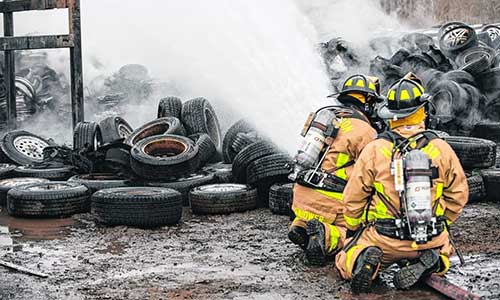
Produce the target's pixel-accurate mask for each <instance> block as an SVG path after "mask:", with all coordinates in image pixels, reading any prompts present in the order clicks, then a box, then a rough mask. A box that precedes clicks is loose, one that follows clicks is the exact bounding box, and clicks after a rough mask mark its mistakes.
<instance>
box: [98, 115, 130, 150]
mask: <svg viewBox="0 0 500 300" xmlns="http://www.w3.org/2000/svg"><path fill="white" fill-rule="evenodd" d="M99 128H100V129H101V134H102V143H103V144H108V143H112V142H115V141H117V140H120V139H126V138H127V137H128V136H129V135H130V134H132V132H133V131H134V129H132V126H130V124H129V123H127V121H125V120H124V119H123V118H120V117H107V118H106V119H104V120H102V121H101V122H99Z"/></svg>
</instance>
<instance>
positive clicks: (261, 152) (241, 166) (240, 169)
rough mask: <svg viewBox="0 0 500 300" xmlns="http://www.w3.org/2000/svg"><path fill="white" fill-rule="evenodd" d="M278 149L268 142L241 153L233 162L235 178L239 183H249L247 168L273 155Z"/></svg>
mask: <svg viewBox="0 0 500 300" xmlns="http://www.w3.org/2000/svg"><path fill="white" fill-rule="evenodd" d="M276 153H279V151H278V149H276V147H274V146H273V145H272V144H270V143H269V142H267V141H261V142H256V143H253V144H251V145H248V146H247V147H245V148H244V149H243V150H241V151H240V153H238V154H237V155H236V156H235V157H234V162H233V177H234V180H235V181H236V182H238V183H247V168H248V165H250V164H251V163H252V162H253V161H255V160H257V159H259V158H262V157H265V156H268V155H272V154H276Z"/></svg>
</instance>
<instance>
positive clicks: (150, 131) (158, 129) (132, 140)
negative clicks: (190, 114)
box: [125, 117, 186, 146]
mask: <svg viewBox="0 0 500 300" xmlns="http://www.w3.org/2000/svg"><path fill="white" fill-rule="evenodd" d="M161 134H175V135H181V136H185V135H186V130H185V129H184V126H183V125H182V123H181V121H180V120H179V119H177V118H174V117H165V118H160V119H156V120H154V121H151V122H148V123H146V124H144V125H142V126H141V127H139V128H137V129H136V130H134V132H132V134H130V135H129V137H128V138H127V139H126V140H125V144H128V145H130V146H134V145H135V144H137V143H138V142H140V141H141V140H143V139H145V138H147V137H151V136H155V135H161Z"/></svg>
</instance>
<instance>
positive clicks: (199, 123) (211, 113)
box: [181, 98, 222, 149]
mask: <svg viewBox="0 0 500 300" xmlns="http://www.w3.org/2000/svg"><path fill="white" fill-rule="evenodd" d="M181 120H182V123H183V124H184V126H186V130H187V132H188V134H189V135H191V134H195V133H206V134H208V135H209V136H210V138H211V139H212V141H213V142H214V144H215V148H216V149H220V148H221V145H222V138H221V131H220V125H219V120H218V119H217V115H216V113H215V110H214V109H213V107H212V105H210V102H208V100H207V99H205V98H195V99H191V100H189V101H186V102H185V103H184V104H183V105H182V117H181Z"/></svg>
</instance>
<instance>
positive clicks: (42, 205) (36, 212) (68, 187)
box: [7, 181, 90, 218]
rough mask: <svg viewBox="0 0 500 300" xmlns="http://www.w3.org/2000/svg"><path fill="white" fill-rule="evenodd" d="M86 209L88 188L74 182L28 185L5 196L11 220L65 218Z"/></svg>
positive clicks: (88, 201)
mask: <svg viewBox="0 0 500 300" xmlns="http://www.w3.org/2000/svg"><path fill="white" fill-rule="evenodd" d="M89 208H90V192H89V189H88V188H87V187H85V186H84V185H81V184H78V183H75V182H65V181H52V182H47V183H35V184H28V185H23V186H18V187H15V188H13V189H11V190H10V191H9V192H8V193H7V212H8V213H9V215H11V216H15V217H37V218H59V217H69V216H71V215H74V214H78V213H83V212H87V211H88V210H89Z"/></svg>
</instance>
